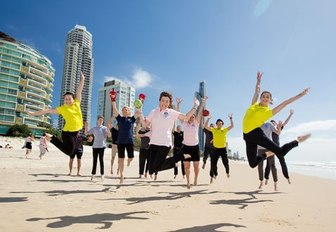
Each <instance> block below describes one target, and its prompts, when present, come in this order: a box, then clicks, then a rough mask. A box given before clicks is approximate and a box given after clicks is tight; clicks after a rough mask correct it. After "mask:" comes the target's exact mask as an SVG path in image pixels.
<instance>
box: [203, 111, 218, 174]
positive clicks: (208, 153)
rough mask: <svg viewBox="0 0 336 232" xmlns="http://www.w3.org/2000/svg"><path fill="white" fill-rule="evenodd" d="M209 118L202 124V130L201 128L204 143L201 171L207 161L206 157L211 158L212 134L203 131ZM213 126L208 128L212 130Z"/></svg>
mask: <svg viewBox="0 0 336 232" xmlns="http://www.w3.org/2000/svg"><path fill="white" fill-rule="evenodd" d="M210 119H211V117H210V116H208V117H207V119H206V121H205V123H202V128H203V132H204V134H205V143H204V152H203V165H202V169H204V168H205V165H206V161H207V159H208V157H209V156H210V157H211V154H212V153H213V150H214V149H213V144H212V143H213V136H212V132H211V131H209V130H207V129H205V125H208V124H209V121H210ZM214 127H215V125H214V124H213V123H211V124H210V128H214Z"/></svg>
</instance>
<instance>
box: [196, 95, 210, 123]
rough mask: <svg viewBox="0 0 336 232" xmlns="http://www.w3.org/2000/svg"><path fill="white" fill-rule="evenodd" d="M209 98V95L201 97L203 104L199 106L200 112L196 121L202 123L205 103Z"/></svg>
mask: <svg viewBox="0 0 336 232" xmlns="http://www.w3.org/2000/svg"><path fill="white" fill-rule="evenodd" d="M207 99H208V98H207V97H205V98H202V99H201V105H200V106H199V108H198V114H197V116H196V121H197V122H198V123H201V119H202V116H203V110H204V105H205V102H206V100H207Z"/></svg>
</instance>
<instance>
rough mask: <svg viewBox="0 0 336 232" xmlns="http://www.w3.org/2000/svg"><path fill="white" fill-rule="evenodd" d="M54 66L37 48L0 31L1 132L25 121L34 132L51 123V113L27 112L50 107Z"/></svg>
mask: <svg viewBox="0 0 336 232" xmlns="http://www.w3.org/2000/svg"><path fill="white" fill-rule="evenodd" d="M54 75H55V69H54V67H53V65H52V63H51V61H50V60H49V59H48V58H47V57H46V56H44V55H43V54H41V53H40V52H39V51H37V50H36V49H34V48H32V47H30V46H28V45H26V44H23V43H21V42H19V41H17V40H16V39H14V38H12V37H10V36H9V35H6V34H5V33H3V32H0V134H1V135H3V134H6V133H7V131H8V129H9V128H10V127H11V126H13V125H15V124H19V125H22V124H25V125H27V126H28V127H29V129H30V130H31V131H32V133H34V134H35V135H36V136H41V135H42V134H43V133H44V132H45V130H46V129H45V128H44V127H45V125H51V118H50V115H48V114H46V115H41V116H29V115H28V114H27V113H26V112H27V111H32V112H34V111H38V110H44V109H48V108H50V107H51V99H52V93H53V86H54Z"/></svg>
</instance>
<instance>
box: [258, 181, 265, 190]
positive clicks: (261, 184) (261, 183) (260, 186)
mask: <svg viewBox="0 0 336 232" xmlns="http://www.w3.org/2000/svg"><path fill="white" fill-rule="evenodd" d="M263 185H264V183H263V181H260V185H259V187H258V189H262V186H263Z"/></svg>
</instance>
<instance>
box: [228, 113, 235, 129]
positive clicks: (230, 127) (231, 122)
mask: <svg viewBox="0 0 336 232" xmlns="http://www.w3.org/2000/svg"><path fill="white" fill-rule="evenodd" d="M229 119H230V126H228V129H229V130H231V129H232V128H233V126H234V125H233V119H232V113H231V114H229Z"/></svg>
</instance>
